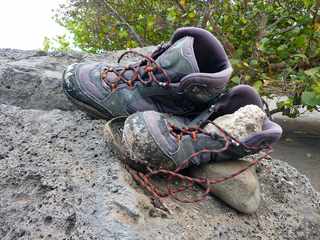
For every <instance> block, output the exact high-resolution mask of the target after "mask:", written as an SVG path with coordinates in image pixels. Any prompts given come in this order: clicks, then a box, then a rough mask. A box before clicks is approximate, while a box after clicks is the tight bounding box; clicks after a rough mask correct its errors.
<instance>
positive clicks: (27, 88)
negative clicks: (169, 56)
mask: <svg viewBox="0 0 320 240" xmlns="http://www.w3.org/2000/svg"><path fill="white" fill-rule="evenodd" d="M144 51H148V49H147V50H144ZM119 54H120V53H119V52H117V53H112V54H111V53H110V54H107V55H104V56H91V55H82V54H78V53H74V54H61V53H52V54H50V55H47V54H45V53H43V52H37V51H18V50H8V49H2V50H0V139H1V140H0V239H6V240H7V239H309V240H310V239H319V235H320V195H319V193H317V192H316V191H315V190H314V189H313V188H312V186H311V184H310V182H309V180H308V179H307V178H306V177H305V176H304V175H302V174H300V173H299V172H298V171H297V170H296V169H294V168H293V167H291V166H289V165H288V164H287V163H285V162H282V161H280V160H275V159H273V160H266V161H265V162H263V163H262V164H261V165H260V166H258V168H257V172H258V177H259V180H260V188H261V194H262V203H261V206H260V208H259V209H258V211H257V212H256V213H255V214H253V215H245V214H239V213H237V212H236V211H235V210H233V209H231V208H229V207H228V206H226V205H225V204H224V203H222V202H220V201H219V200H217V199H215V198H213V197H209V198H208V200H207V201H204V202H200V203H196V204H182V203H179V202H176V201H174V200H172V199H167V200H165V204H166V205H167V207H168V208H169V209H170V212H171V213H166V212H163V211H162V210H159V209H157V208H155V207H154V206H153V204H152V203H151V202H150V199H149V198H148V196H147V195H146V194H145V193H144V192H143V191H142V190H141V189H140V188H139V187H138V186H137V185H136V184H135V183H134V182H132V179H131V177H130V175H129V174H128V173H127V171H126V170H125V169H124V167H123V166H122V164H121V163H120V162H119V160H118V159H117V158H116V157H114V156H113V155H111V153H110V147H109V146H108V144H106V142H105V140H104V138H103V134H102V132H103V126H104V124H105V122H104V121H102V120H92V119H90V118H88V117H87V116H86V115H85V114H83V113H81V112H79V111H77V110H75V109H74V108H73V106H72V105H71V104H70V103H69V102H68V100H67V99H66V98H65V96H64V95H63V93H62V89H61V80H60V79H61V75H62V71H63V69H64V68H65V66H66V65H67V64H70V63H73V62H78V61H84V60H86V61H90V60H94V59H103V60H106V61H114V60H115V58H116V57H117V56H119ZM127 60H128V61H130V60H133V59H132V58H129V59H127Z"/></svg>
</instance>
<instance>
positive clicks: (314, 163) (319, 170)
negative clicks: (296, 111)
mask: <svg viewBox="0 0 320 240" xmlns="http://www.w3.org/2000/svg"><path fill="white" fill-rule="evenodd" d="M273 149H274V151H273V153H272V154H271V155H272V156H273V157H274V158H277V159H280V160H283V161H286V162H288V163H289V164H290V165H291V166H293V167H295V168H296V169H298V170H299V171H300V172H301V173H303V174H304V175H306V176H307V177H308V178H309V179H310V180H311V184H312V185H313V187H314V188H315V189H316V190H317V191H320V136H319V135H318V134H315V135H312V134H306V133H304V134H303V133H295V132H287V133H285V134H284V135H283V137H282V139H281V140H280V141H279V143H277V144H276V145H274V148H273Z"/></svg>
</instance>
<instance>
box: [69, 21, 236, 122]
mask: <svg viewBox="0 0 320 240" xmlns="http://www.w3.org/2000/svg"><path fill="white" fill-rule="evenodd" d="M127 53H133V51H128V52H127ZM138 55H140V56H142V55H141V54H138ZM143 58H144V60H142V61H141V62H139V63H135V64H131V65H129V66H121V65H116V66H111V65H108V64H106V63H99V62H93V63H78V64H73V65H70V66H69V67H68V68H67V69H66V71H65V72H64V75H63V88H64V92H65V94H66V95H67V96H68V98H69V99H70V100H71V101H72V102H73V103H74V104H75V105H76V106H78V107H79V108H80V109H82V110H84V111H86V112H87V113H89V114H90V115H93V116H95V117H98V118H105V119H110V118H113V117H116V116H128V115H130V114H132V113H135V112H137V111H147V110H153V111H157V112H164V113H170V114H174V115H179V116H192V115H196V114H198V113H199V112H201V111H203V110H204V109H205V108H206V107H207V106H208V105H210V104H213V103H214V102H215V101H216V100H217V97H218V96H219V95H220V94H221V92H222V91H223V90H224V88H225V86H226V84H227V82H228V80H229V77H230V75H231V72H232V68H231V65H230V62H229V60H228V57H227V55H226V53H225V51H224V49H223V46H222V45H221V43H220V42H219V41H218V40H217V39H216V38H215V37H214V36H213V35H212V34H211V33H209V32H208V31H206V30H203V29H199V28H193V27H189V28H181V29H178V30H177V31H176V32H175V33H174V34H173V36H172V39H171V41H170V42H169V43H168V44H166V45H162V46H160V47H159V48H158V49H157V50H156V51H155V52H154V53H153V54H152V55H151V56H150V57H148V56H143ZM119 60H121V57H120V59H119Z"/></svg>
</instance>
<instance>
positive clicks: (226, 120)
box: [204, 105, 266, 139]
mask: <svg viewBox="0 0 320 240" xmlns="http://www.w3.org/2000/svg"><path fill="white" fill-rule="evenodd" d="M265 118H266V114H265V113H264V112H263V111H262V110H261V109H260V108H259V107H258V106H256V105H247V106H244V107H242V108H240V109H238V110H237V111H235V112H234V113H232V114H226V115H223V116H221V117H218V118H217V119H215V120H214V123H215V124H217V125H218V126H219V127H221V128H223V129H224V130H226V131H227V132H228V133H229V134H231V136H233V137H234V138H236V139H243V138H246V137H248V136H249V135H250V134H252V133H255V132H260V131H261V130H262V125H263V122H264V120H265ZM204 129H205V130H206V131H208V132H212V133H213V132H217V133H219V132H220V130H219V129H217V128H216V127H215V126H214V125H213V124H211V123H209V124H208V125H207V126H206V127H205V128H204Z"/></svg>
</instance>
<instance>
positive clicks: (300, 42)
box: [294, 35, 307, 48]
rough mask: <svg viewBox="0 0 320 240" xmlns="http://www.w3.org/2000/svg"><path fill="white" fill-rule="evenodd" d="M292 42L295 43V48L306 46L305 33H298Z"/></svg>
mask: <svg viewBox="0 0 320 240" xmlns="http://www.w3.org/2000/svg"><path fill="white" fill-rule="evenodd" d="M294 44H295V45H296V47H297V48H303V47H305V46H306V44H307V38H306V36H305V35H300V36H298V37H296V39H295V40H294Z"/></svg>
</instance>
